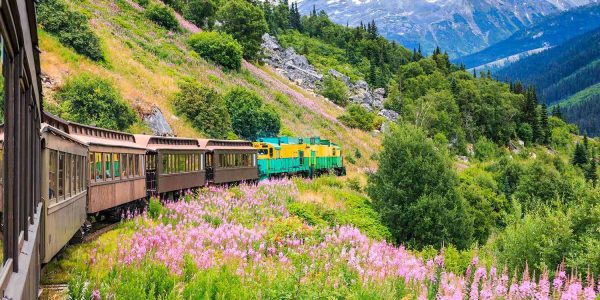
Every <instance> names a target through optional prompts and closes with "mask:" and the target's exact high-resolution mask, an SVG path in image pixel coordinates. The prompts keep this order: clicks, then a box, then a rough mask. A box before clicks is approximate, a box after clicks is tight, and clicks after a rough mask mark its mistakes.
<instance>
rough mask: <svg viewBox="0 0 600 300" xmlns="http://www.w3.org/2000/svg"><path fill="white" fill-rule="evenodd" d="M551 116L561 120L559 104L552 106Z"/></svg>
mask: <svg viewBox="0 0 600 300" xmlns="http://www.w3.org/2000/svg"><path fill="white" fill-rule="evenodd" d="M552 116H553V117H557V118H559V119H561V120H562V118H563V116H562V111H561V110H560V104H558V105H556V106H554V107H553V108H552Z"/></svg>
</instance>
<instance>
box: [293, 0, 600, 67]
mask: <svg viewBox="0 0 600 300" xmlns="http://www.w3.org/2000/svg"><path fill="white" fill-rule="evenodd" d="M599 1H600V0H327V1H324V0H301V1H299V8H300V10H301V12H302V13H304V14H308V13H310V12H311V11H312V10H313V7H314V8H316V10H317V11H320V10H324V11H325V12H326V13H327V14H328V15H329V16H330V18H331V19H332V20H333V21H335V22H337V23H339V24H349V25H351V26H356V25H359V24H360V22H361V21H362V22H364V23H367V22H369V21H371V20H375V22H376V23H377V25H378V29H379V33H381V34H382V35H383V36H385V37H387V38H388V39H391V40H395V41H397V42H399V43H401V44H403V45H404V46H406V47H408V48H417V47H418V46H419V45H421V46H422V48H423V50H424V51H425V52H426V53H430V52H431V51H432V50H433V49H434V48H435V47H436V46H440V47H441V48H442V49H444V50H447V51H448V53H449V54H450V55H451V57H460V56H465V55H468V54H470V53H474V52H476V51H479V50H482V49H484V48H485V47H487V46H489V45H491V44H494V43H496V42H498V41H501V40H503V39H505V38H507V37H509V36H510V35H511V34H512V33H513V32H515V31H517V30H519V29H522V28H525V27H527V26H530V25H532V24H534V23H536V22H538V21H541V20H542V19H544V18H545V17H546V16H549V15H552V14H556V13H559V12H562V11H565V10H568V9H572V8H575V7H578V6H581V5H585V4H589V3H598V2H599Z"/></svg>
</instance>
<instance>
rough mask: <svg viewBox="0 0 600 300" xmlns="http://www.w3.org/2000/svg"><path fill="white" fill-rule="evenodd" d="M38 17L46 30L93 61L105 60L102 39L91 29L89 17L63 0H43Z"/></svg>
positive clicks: (38, 9) (39, 6)
mask: <svg viewBox="0 0 600 300" xmlns="http://www.w3.org/2000/svg"><path fill="white" fill-rule="evenodd" d="M37 17H38V20H39V23H40V25H42V27H43V28H44V30H46V31H48V32H49V33H51V34H52V35H55V36H57V37H58V40H59V41H60V42H61V43H62V44H65V45H68V46H70V47H72V48H73V49H74V50H75V51H76V52H77V53H79V54H82V55H84V56H87V57H88V58H90V59H91V60H95V61H102V60H104V53H103V51H102V47H101V45H100V38H99V37H98V36H97V35H96V34H95V33H94V32H93V31H92V29H91V28H90V25H89V22H88V19H87V17H86V16H85V15H84V14H82V13H80V12H77V11H73V10H71V9H69V6H68V5H67V3H65V2H64V1H63V0H41V1H39V5H38V6H37Z"/></svg>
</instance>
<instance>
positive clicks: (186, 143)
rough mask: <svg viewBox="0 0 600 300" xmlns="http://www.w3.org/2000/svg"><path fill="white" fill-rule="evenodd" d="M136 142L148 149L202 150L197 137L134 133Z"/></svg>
mask: <svg viewBox="0 0 600 300" xmlns="http://www.w3.org/2000/svg"><path fill="white" fill-rule="evenodd" d="M134 137H135V141H136V144H138V145H139V146H142V147H144V148H146V149H149V150H163V149H164V150H167V149H169V150H203V149H202V148H200V143H199V141H198V140H197V139H192V138H181V137H165V136H153V135H146V134H135V135H134Z"/></svg>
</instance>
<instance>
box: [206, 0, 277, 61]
mask: <svg viewBox="0 0 600 300" xmlns="http://www.w3.org/2000/svg"><path fill="white" fill-rule="evenodd" d="M217 19H218V20H219V22H220V23H221V27H220V29H221V30H223V31H225V32H226V33H229V34H231V35H232V36H233V37H234V38H235V39H236V40H237V41H238V42H239V43H240V44H241V45H242V47H243V49H244V58H247V59H258V57H259V53H260V49H261V48H260V45H261V43H262V35H263V34H264V33H265V32H267V31H268V25H267V22H266V21H265V16H264V13H263V11H262V10H261V9H260V8H259V7H257V6H255V5H252V4H251V3H249V2H247V1H244V0H231V1H226V2H225V3H224V4H223V6H221V8H220V9H219V11H218V12H217Z"/></svg>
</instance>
